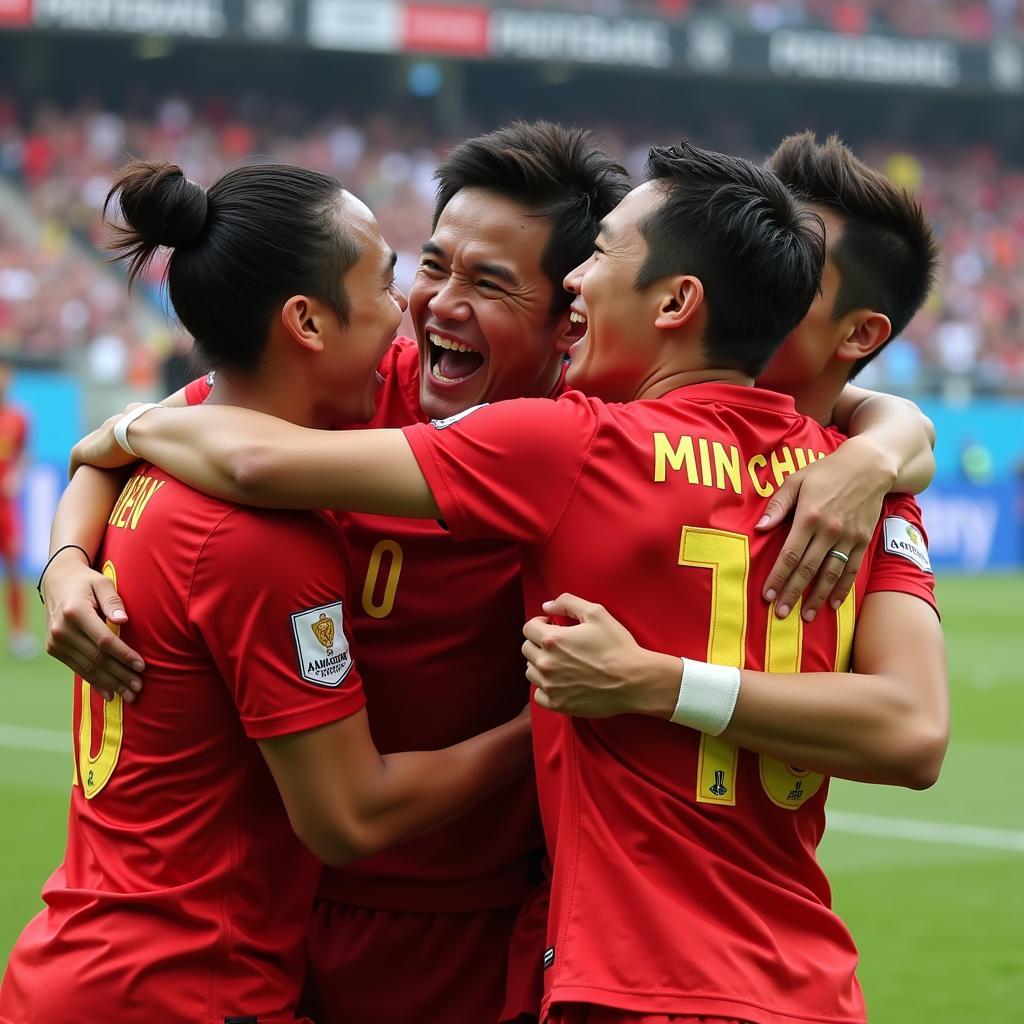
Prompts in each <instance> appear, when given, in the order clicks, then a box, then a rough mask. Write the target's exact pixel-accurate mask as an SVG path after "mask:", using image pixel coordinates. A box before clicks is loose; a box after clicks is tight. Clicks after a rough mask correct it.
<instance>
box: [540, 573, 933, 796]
mask: <svg viewBox="0 0 1024 1024" xmlns="http://www.w3.org/2000/svg"><path fill="white" fill-rule="evenodd" d="M544 610H545V611H546V612H547V613H548V615H551V616H567V617H570V618H573V619H576V620H578V622H579V625H576V626H556V625H552V624H550V623H549V622H548V621H547V620H546V619H544V618H536V619H532V620H530V622H528V623H527V624H526V627H525V630H524V632H525V635H526V638H527V639H526V643H525V644H524V645H523V653H524V654H525V656H526V658H527V661H528V662H529V665H528V667H527V673H526V674H527V678H528V679H530V681H531V682H533V683H534V684H536V685H537V686H538V687H539V690H538V691H537V694H536V696H535V699H536V701H537V703H538V704H540V705H541V706H543V707H547V708H550V709H551V710H554V711H560V712H563V713H566V714H575V715H582V716H586V717H608V716H610V715H617V714H626V713H634V714H646V715H651V716H653V717H655V718H663V719H666V720H667V719H671V718H672V716H673V714H674V713H675V712H676V706H677V702H678V701H679V698H680V693H681V689H680V679H681V677H682V690H683V691H685V688H686V673H685V672H683V671H682V665H681V662H680V659H679V658H677V657H673V656H670V655H666V654H662V653H658V652H654V651H649V650H646V649H644V648H642V647H640V646H639V645H638V644H637V643H636V641H635V640H634V639H633V637H632V635H631V634H630V633H629V631H628V630H627V629H626V628H625V627H624V626H623V625H622V624H621V623H619V622H618V621H616V620H615V619H614V618H613V617H612V616H611V615H610V614H609V613H608V612H607V611H606V610H605V609H604V608H603V607H601V606H600V605H595V604H591V603H590V602H588V601H581V600H580V599H579V598H576V597H574V596H572V595H563V596H562V597H560V598H558V599H557V600H556V601H553V602H549V603H548V604H546V605H545V608H544ZM853 665H854V669H855V671H853V672H833V673H829V672H808V673H767V672H752V671H747V670H744V671H743V672H742V673H741V676H740V679H741V682H740V687H739V696H738V698H737V700H736V705H735V710H734V711H733V714H732V718H731V720H730V721H729V724H728V726H727V727H726V729H725V730H724V732H722V733H721V735H722V737H723V738H724V739H727V740H729V741H730V742H732V743H736V744H738V745H739V746H742V747H746V748H747V749H748V750H753V751H755V752H756V753H761V754H767V755H769V756H771V757H776V758H779V759H780V760H783V761H786V762H788V763H790V764H799V765H800V766H801V767H803V768H808V769H811V770H813V771H818V772H822V773H823V774H826V775H835V776H839V777H841V778H847V779H853V780H855V781H859V782H875V783H886V784H889V785H895V786H908V787H910V788H912V789H924V788H926V787H927V786H930V785H932V784H933V783H934V782H935V779H936V778H937V777H938V771H939V767H940V765H941V763H942V758H943V755H944V753H945V749H946V743H947V740H948V735H949V706H948V694H947V675H946V651H945V642H944V639H943V636H942V629H941V627H940V625H939V620H938V617H937V616H936V614H935V611H934V610H933V609H932V608H931V606H930V605H928V604H927V603H926V602H925V601H923V600H921V599H920V598H918V597H914V596H912V595H910V594H905V593H896V592H878V593H872V594H869V595H868V596H867V597H866V598H865V599H864V603H863V606H862V608H861V612H860V615H859V617H858V619H857V629H856V631H855V634H854V649H853Z"/></svg>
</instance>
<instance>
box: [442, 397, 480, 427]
mask: <svg viewBox="0 0 1024 1024" xmlns="http://www.w3.org/2000/svg"><path fill="white" fill-rule="evenodd" d="M489 404H490V403H489V402H483V403H481V404H480V405H471V406H470V407H469V408H468V409H463V410H462V412H457V413H455V415H453V416H446V417H445V418H444V419H443V420H431V421H430V425H431V426H432V427H433V428H434V429H435V430H444V428H445V427H450V426H451V425H452V424H453V423H458V422H459V420H461V419H465V418H466V417H467V416H468V415H469V414H470V413H471V412H476V411H477V409H485V408H486V407H487V406H488V405H489Z"/></svg>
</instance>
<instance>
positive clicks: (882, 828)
mask: <svg viewBox="0 0 1024 1024" xmlns="http://www.w3.org/2000/svg"><path fill="white" fill-rule="evenodd" d="M0 747H6V748H8V749H14V750H39V751H46V752H48V753H57V754H67V753H69V752H70V750H71V734H70V732H65V731H64V730H61V729H34V728H31V727H29V726H24V725H4V724H2V723H0ZM826 816H827V818H828V827H829V828H830V829H832V830H833V831H835V832H851V833H855V834H857V835H862V836H879V837H881V838H885V839H911V840H916V841H918V842H922V843H943V844H946V845H950V846H980V847H982V848H983V849H986V850H1011V851H1013V852H1014V853H1024V832H1016V831H1014V830H1012V829H1008V828H984V827H982V826H980V825H952V824H949V823H948V822H939V821H917V820H915V819H914V818H885V817H882V816H881V815H875V814H854V813H853V812H851V811H832V810H826Z"/></svg>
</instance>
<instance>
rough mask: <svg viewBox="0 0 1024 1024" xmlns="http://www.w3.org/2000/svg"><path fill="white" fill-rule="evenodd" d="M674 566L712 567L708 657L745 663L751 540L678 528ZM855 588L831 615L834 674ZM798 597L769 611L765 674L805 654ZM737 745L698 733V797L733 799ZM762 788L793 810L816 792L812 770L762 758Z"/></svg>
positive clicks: (843, 665) (845, 653) (842, 655)
mask: <svg viewBox="0 0 1024 1024" xmlns="http://www.w3.org/2000/svg"><path fill="white" fill-rule="evenodd" d="M679 564H680V565H686V566H693V567H694V568H698V569H710V570H711V630H710V633H709V635H708V649H707V658H706V660H707V661H709V662H711V663H712V664H714V665H729V666H731V667H733V668H740V669H741V668H743V667H744V661H745V652H746V634H747V582H748V577H749V575H750V540H749V538H748V537H747V536H746V535H745V534H742V533H728V532H727V531H725V530H711V529H705V528H697V527H692V526H684V527H683V532H682V536H681V538H680V541H679ZM855 608H856V604H855V598H854V591H853V590H851V591H850V593H849V594H848V595H847V597H846V600H845V601H844V602H843V604H842V606H841V607H840V609H839V611H838V613H837V615H836V659H835V667H834V669H833V671H835V672H845V671H846V670H847V669H848V668H849V665H850V652H851V650H852V647H853V627H854V611H855ZM803 629H804V624H803V619H801V617H800V601H797V603H796V607H795V608H794V609H793V610H792V611H791V612H790V613H789V616H788V617H787V618H785V619H779V618H776V616H775V606H774V605H772V607H771V609H770V610H769V612H768V635H767V637H766V638H765V658H764V670H765V672H780V673H782V672H786V673H788V672H799V671H800V658H801V654H802V651H803ZM738 764H739V748H738V747H737V746H736V744H734V743H730V742H728V741H727V740H723V739H721V738H720V737H717V736H708V735H706V734H703V733H702V734H701V738H700V754H699V759H698V762H697V793H696V796H697V802H698V803H705V804H725V805H727V806H735V804H736V771H737V767H738ZM760 768H761V785H762V786H763V787H764V791H765V793H766V794H767V796H768V799H769V800H771V801H772V803H774V804H777V805H778V806H779V807H785V808H787V809H789V810H795V809H796V808H798V807H800V806H801V805H802V804H804V803H805V802H806V801H807V800H808V799H810V797H812V796H814V794H815V793H817V792H818V790H819V789H821V787H822V784H823V783H824V781H825V777H824V776H823V775H819V774H818V773H817V772H810V771H806V770H804V769H802V768H794V767H793V766H792V765H788V764H785V763H784V762H782V761H779V760H777V759H776V758H772V757H767V756H765V755H763V754H762V755H761V757H760Z"/></svg>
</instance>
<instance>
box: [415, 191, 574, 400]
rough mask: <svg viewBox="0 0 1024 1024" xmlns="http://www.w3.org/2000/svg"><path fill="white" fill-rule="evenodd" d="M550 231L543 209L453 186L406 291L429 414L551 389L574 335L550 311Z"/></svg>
mask: <svg viewBox="0 0 1024 1024" xmlns="http://www.w3.org/2000/svg"><path fill="white" fill-rule="evenodd" d="M550 235H551V225H550V222H549V221H548V220H547V219H546V218H544V217H539V216H537V215H534V214H531V213H530V211H529V210H527V209H526V208H525V207H524V206H522V205H521V204H519V203H517V202H514V201H513V200H511V199H506V198H504V197H503V196H499V195H497V194H495V193H493V192H488V191H487V190H486V189H479V188H467V189H463V190H462V191H461V192H457V193H456V194H455V195H454V196H453V197H452V199H451V200H450V201H449V203H448V204H447V206H445V208H444V210H443V211H442V212H441V216H440V217H439V218H438V222H437V227H436V228H435V229H434V233H433V235H432V236H431V238H430V240H429V241H428V242H427V243H426V244H425V245H424V246H423V253H422V257H421V259H420V266H419V270H418V271H417V274H416V280H415V282H414V283H413V286H412V290H411V291H410V293H409V305H410V309H411V312H412V319H413V323H414V324H415V327H416V339H417V341H418V343H419V349H420V403H421V405H422V407H423V411H424V412H425V413H426V414H427V415H428V416H429V417H430V418H431V419H443V418H445V417H447V416H452V415H454V414H455V413H458V412H461V411H462V410H463V409H468V408H469V407H470V406H474V405H479V404H481V403H483V402H497V401H501V400H503V399H507V398H522V397H544V396H546V395H548V394H550V393H551V391H552V389H553V388H554V386H555V384H556V383H557V381H558V374H559V368H560V365H561V358H562V353H563V352H564V351H565V349H566V348H568V346H569V345H570V344H571V343H572V341H573V337H574V336H573V334H572V332H571V330H570V327H569V313H568V311H565V312H563V313H560V314H557V315H552V313H551V306H552V300H553V299H554V296H555V289H554V285H553V284H552V282H551V280H550V278H549V277H548V276H547V274H545V273H544V271H543V269H542V268H541V260H542V258H543V255H544V249H545V247H546V246H547V243H548V239H549V238H550ZM577 333H578V332H577Z"/></svg>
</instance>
